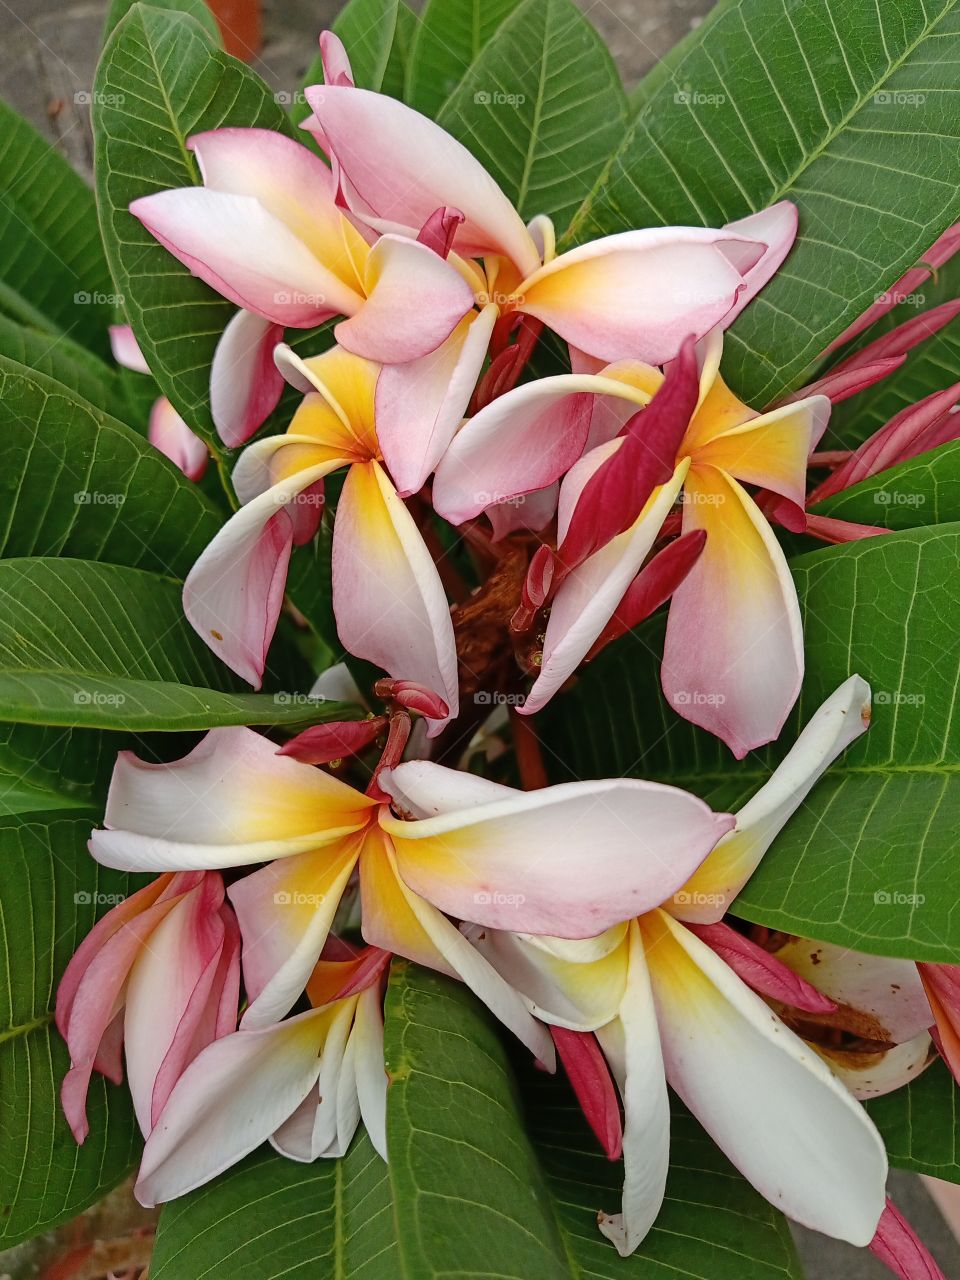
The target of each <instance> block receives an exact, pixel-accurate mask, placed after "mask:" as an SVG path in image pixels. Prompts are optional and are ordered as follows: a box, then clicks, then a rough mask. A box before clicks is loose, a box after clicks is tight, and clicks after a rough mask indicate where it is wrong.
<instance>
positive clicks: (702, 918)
mask: <svg viewBox="0 0 960 1280" xmlns="http://www.w3.org/2000/svg"><path fill="white" fill-rule="evenodd" d="M869 723H870V686H869V685H868V684H867V683H866V681H864V680H861V678H860V677H859V676H850V678H849V679H848V680H845V681H844V682H843V684H842V685H841V686H840V688H839V689H836V690H835V691H834V692H833V693H832V694H831V695H830V697H829V698H827V700H826V702H824V703H823V705H822V706H821V707H820V708H819V709H818V710H817V711H816V712H814V714H813V715H812V716H811V717H810V720H809V722H808V723H807V725H806V727H805V728H804V730H803V732H802V733H801V734H800V736H799V738H797V740H796V742H795V743H794V745H793V746H792V747H791V748H790V751H789V752H788V753H787V755H786V756H785V757H784V759H783V760H782V761H781V763H780V764H779V765H778V766H777V768H776V769H775V770H774V772H773V774H772V775H771V777H770V778H769V780H768V781H767V782H765V783H764V784H763V786H762V787H761V788H760V790H759V791H758V792H757V793H756V795H754V796H753V797H751V799H750V800H748V801H747V803H746V804H745V805H744V806H743V808H742V809H741V810H740V812H739V813H738V814H737V825H736V827H735V828H734V829H733V831H731V832H730V834H729V835H726V836H724V838H723V839H722V840H721V841H720V843H719V844H718V845H717V847H716V849H714V851H713V853H711V855H710V857H709V858H707V859H706V861H705V862H704V863H703V865H702V866H701V867H700V869H699V870H698V871H697V872H695V874H694V875H693V876H692V877H691V878H690V880H689V881H688V882H687V883H686V884H685V885H684V886H683V889H682V890H681V891H680V893H678V894H676V895H675V896H674V900H673V902H672V903H671V904H670V906H669V910H670V911H671V912H672V914H673V915H675V916H677V917H678V918H679V919H681V920H696V921H698V922H699V923H701V924H713V923H714V922H715V921H717V920H720V919H721V918H722V917H723V915H724V913H725V912H726V911H727V909H728V907H729V906H730V904H731V903H732V902H733V900H734V898H735V897H736V896H737V894H738V893H739V892H740V890H741V889H742V888H743V886H744V885H745V884H746V883H747V881H748V880H749V879H750V877H751V876H752V875H753V873H754V871H756V869H757V867H758V866H759V865H760V860H761V859H762V857H763V855H764V854H765V853H766V852H767V850H768V849H769V848H770V846H771V845H772V844H773V842H774V840H775V839H776V837H777V836H778V835H779V834H780V832H781V830H782V829H783V827H784V826H785V825H786V823H787V821H788V820H789V819H790V818H791V817H792V815H793V814H794V813H795V812H796V810H797V809H798V808H799V807H800V805H801V804H802V803H803V801H804V800H805V799H806V798H807V796H808V795H809V794H810V792H811V791H812V790H813V788H814V786H815V785H816V784H817V782H818V781H819V780H820V778H821V777H822V776H823V774H824V773H825V772H826V770H827V769H828V768H829V767H830V765H831V764H832V763H833V761H834V760H836V758H837V756H839V755H840V753H841V752H842V751H844V750H845V749H846V748H847V747H848V746H849V745H850V743H851V742H854V741H855V740H856V739H857V738H859V737H860V735H861V734H862V733H864V732H865V731H866V729H867V726H868V725H869ZM681 899H683V900H682V901H681ZM805 976H809V975H805ZM810 981H811V982H813V983H814V985H815V986H820V983H819V982H818V980H817V978H815V977H812V976H811V977H810ZM823 989H824V990H825V991H826V993H827V995H831V994H832V992H831V991H830V990H828V989H827V988H823ZM841 998H842V997H841Z"/></svg>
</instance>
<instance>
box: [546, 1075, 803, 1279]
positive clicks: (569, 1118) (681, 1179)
mask: <svg viewBox="0 0 960 1280" xmlns="http://www.w3.org/2000/svg"><path fill="white" fill-rule="evenodd" d="M525 1077H526V1083H527V1087H526V1088H525V1089H524V1102H525V1104H526V1105H525V1112H526V1115H527V1119H528V1124H529V1130H530V1136H531V1137H532V1139H533V1142H534V1146H535V1149H536V1151H537V1155H538V1156H539V1158H540V1161H541V1164H542V1166H543V1169H544V1171H545V1173H546V1175H547V1181H548V1184H549V1186H550V1191H551V1193H552V1195H553V1200H554V1204H555V1205H556V1210H557V1213H558V1215H559V1220H560V1227H561V1230H562V1232H563V1234H564V1237H565V1239H566V1243H567V1248H568V1251H569V1253H570V1255H571V1256H572V1257H573V1258H574V1259H575V1262H576V1268H575V1269H572V1274H573V1275H575V1276H577V1277H580V1276H584V1277H586V1276H590V1277H592V1278H593V1277H595V1278H596V1280H677V1277H678V1276H683V1277H687V1278H689V1280H741V1278H742V1277H745V1276H749V1277H750V1280H783V1278H784V1277H789V1280H801V1277H802V1274H803V1273H802V1272H801V1270H800V1266H799V1262H798V1260H797V1257H796V1252H795V1250H794V1247H793V1241H792V1239H791V1236H790V1232H789V1229H788V1227H787V1222H786V1219H785V1218H784V1216H783V1214H781V1213H778V1212H777V1211H776V1210H775V1209H773V1208H772V1207H771V1206H770V1205H769V1204H768V1203H767V1201H766V1200H764V1198H763V1197H762V1196H761V1195H760V1194H759V1193H758V1192H756V1191H754V1190H753V1188H752V1187H751V1186H750V1185H749V1183H748V1182H747V1181H746V1180H745V1179H744V1178H742V1177H741V1176H740V1174H739V1173H737V1171H736V1169H734V1168H733V1166H732V1165H731V1164H730V1162H729V1161H728V1160H727V1159H726V1157H725V1156H724V1155H723V1153H722V1152H721V1151H720V1150H719V1148H718V1147H717V1146H716V1145H715V1144H714V1143H713V1141H712V1140H711V1139H710V1138H709V1137H707V1135H706V1134H705V1133H704V1131H703V1130H702V1129H701V1128H700V1126H699V1124H697V1122H696V1120H694V1118H693V1117H692V1116H691V1115H690V1113H689V1112H688V1111H686V1110H685V1109H684V1108H683V1107H682V1106H681V1105H680V1103H678V1102H677V1101H676V1100H675V1099H674V1100H673V1103H674V1105H673V1107H672V1116H671V1124H670V1130H671V1133H670V1173H669V1176H668V1178H667V1190H666V1196H665V1198H664V1202H663V1208H662V1209H661V1210H660V1213H659V1215H658V1217H657V1220H656V1222H655V1224H654V1226H653V1228H652V1229H651V1231H650V1234H649V1235H648V1236H647V1238H646V1239H645V1240H644V1242H643V1243H642V1244H641V1245H640V1247H639V1249H638V1250H637V1252H636V1253H634V1254H633V1255H632V1257H630V1258H626V1259H624V1258H620V1257H619V1256H618V1255H617V1253H616V1251H615V1249H614V1248H613V1246H612V1245H611V1244H610V1243H609V1242H608V1241H607V1240H605V1239H604V1238H603V1236H602V1235H601V1234H600V1232H599V1231H598V1230H597V1211H598V1210H601V1209H602V1210H604V1211H605V1212H607V1213H611V1212H616V1211H617V1209H618V1208H619V1205H620V1197H621V1192H622V1180H623V1165H622V1164H621V1162H620V1161H619V1160H618V1161H610V1160H608V1159H607V1158H606V1156H605V1155H604V1154H603V1152H602V1151H601V1150H600V1147H599V1146H598V1144H597V1140H596V1138H595V1137H594V1136H593V1134H592V1132H591V1131H590V1129H589V1127H588V1126H587V1123H586V1121H585V1120H584V1118H583V1114H582V1112H581V1110H580V1107H579V1105H578V1103H577V1101H576V1099H575V1098H574V1096H573V1091H572V1090H571V1088H570V1086H569V1084H568V1083H567V1081H566V1079H564V1077H563V1074H562V1072H561V1073H560V1074H559V1075H558V1076H556V1077H553V1078H550V1077H546V1076H544V1075H543V1074H542V1073H541V1072H536V1073H534V1072H532V1071H529V1070H527V1071H526V1072H525ZM565 1274H566V1273H565Z"/></svg>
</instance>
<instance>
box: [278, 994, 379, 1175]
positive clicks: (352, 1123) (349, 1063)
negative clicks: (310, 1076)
mask: <svg viewBox="0 0 960 1280" xmlns="http://www.w3.org/2000/svg"><path fill="white" fill-rule="evenodd" d="M356 1005H357V1000H356V997H351V998H350V999H348V1000H338V1001H337V1002H336V1003H335V1004H332V1005H330V1006H328V1007H327V1008H326V1010H325V1013H326V1017H325V1018H323V1019H322V1025H323V1051H322V1053H321V1055H320V1074H319V1076H318V1077H317V1083H316V1084H315V1085H314V1087H313V1088H312V1089H311V1090H310V1093H309V1094H307V1096H306V1098H304V1100H303V1102H302V1103H301V1105H300V1107H299V1108H298V1109H297V1110H296V1111H295V1112H294V1113H293V1115H292V1116H291V1117H290V1119H289V1120H286V1121H285V1122H284V1123H283V1124H282V1125H280V1127H279V1128H278V1129H277V1131H276V1133H275V1134H273V1135H272V1137H271V1139H270V1144H271V1146H273V1147H274V1148H275V1149H276V1150H277V1151H279V1152H280V1154H281V1155H285V1156H287V1157H288V1158H289V1159H291V1160H302V1161H306V1162H309V1161H311V1160H317V1159H319V1158H320V1157H321V1156H342V1155H345V1154H346V1150H347V1147H348V1146H349V1145H350V1142H351V1139H352V1138H353V1135H354V1133H355V1132H356V1129H357V1124H358V1123H359V1120H360V1104H359V1100H358V1098H357V1082H356V1075H355V1073H354V1070H353V1054H352V1053H351V1052H350V1032H351V1030H352V1027H353V1017H354V1012H355V1010H356Z"/></svg>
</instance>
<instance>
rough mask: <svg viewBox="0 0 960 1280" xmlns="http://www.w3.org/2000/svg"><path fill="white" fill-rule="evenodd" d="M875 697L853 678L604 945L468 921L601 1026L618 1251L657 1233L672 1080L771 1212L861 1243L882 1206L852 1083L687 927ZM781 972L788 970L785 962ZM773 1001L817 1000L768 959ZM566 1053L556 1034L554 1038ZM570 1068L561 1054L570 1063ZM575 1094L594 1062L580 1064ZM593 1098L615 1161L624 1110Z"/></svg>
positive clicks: (513, 972) (505, 958)
mask: <svg viewBox="0 0 960 1280" xmlns="http://www.w3.org/2000/svg"><path fill="white" fill-rule="evenodd" d="M868 705H869V690H868V689H867V687H866V686H865V685H864V683H863V681H862V680H860V679H859V677H857V676H854V677H851V679H850V680H848V681H847V682H846V683H845V684H844V685H843V686H841V688H840V689H839V690H837V692H836V693H835V694H833V696H832V697H831V698H829V699H828V700H827V702H826V703H825V704H824V706H823V707H822V708H821V709H820V710H819V711H818V712H817V713H816V714H815V715H814V717H813V719H812V720H811V721H810V723H809V725H808V726H807V727H806V729H805V730H804V732H803V734H802V735H801V736H800V738H799V739H798V741H797V743H796V745H795V746H794V748H793V750H792V751H791V752H790V754H789V755H788V756H787V758H786V760H785V761H784V762H783V764H782V765H781V766H780V767H779V768H778V769H777V770H776V771H775V772H774V774H773V775H772V776H771V778H770V780H769V781H768V782H767V783H766V784H765V786H764V787H762V788H761V789H760V791H759V792H758V793H757V795H756V796H755V797H754V798H753V799H752V800H751V801H750V802H749V804H748V805H747V806H745V807H744V809H742V810H741V811H740V813H739V814H738V815H737V823H736V828H735V830H734V831H733V832H731V833H730V834H728V835H727V836H726V837H725V838H724V840H723V841H722V842H721V843H720V844H719V845H718V846H717V848H716V849H715V850H714V852H713V853H712V854H711V855H710V856H709V857H708V858H707V859H706V860H705V862H704V863H703V865H702V867H701V868H700V870H699V871H698V872H696V873H695V874H694V876H693V877H692V878H691V879H690V881H688V883H687V884H686V885H685V886H684V887H683V888H682V889H681V890H679V891H678V892H676V893H675V894H673V895H671V897H670V898H668V899H666V900H664V901H663V903H662V904H661V905H659V906H658V907H657V908H655V909H654V910H652V911H650V912H647V913H646V914H644V915H642V916H640V917H639V918H638V919H635V920H631V921H630V922H629V923H628V924H621V925H618V926H615V927H613V928H611V929H608V930H607V931H606V932H604V933H603V934H601V935H599V936H598V937H596V938H593V939H588V940H586V941H579V942H569V941H563V940H561V939H549V938H542V937H541V938H536V937H529V936H528V937H522V936H520V935H519V934H517V933H507V932H498V931H496V930H494V929H476V928H473V927H467V928H465V932H466V933H467V936H469V937H470V938H471V940H472V941H473V943H474V945H475V946H476V947H477V949H478V950H479V951H480V952H481V953H482V954H483V955H484V956H485V957H486V958H487V959H488V960H489V961H490V963H491V964H492V965H494V966H495V967H496V968H497V969H498V970H499V971H500V973H501V974H502V975H503V976H504V978H506V980H507V981H508V982H510V984H511V985H512V986H514V987H516V988H517V989H518V990H519V991H521V992H523V994H524V995H525V996H526V998H527V1001H528V1005H529V1007H530V1009H531V1011H532V1012H534V1013H536V1014H537V1016H538V1017H540V1018H542V1019H543V1020H545V1021H547V1022H548V1023H551V1024H553V1025H555V1026H557V1027H560V1028H565V1029H567V1030H568V1031H572V1032H580V1033H595V1034H596V1036H597V1039H598V1041H599V1045H600V1048H601V1049H602V1051H603V1054H604V1055H605V1058H606V1061H607V1063H608V1064H609V1068H610V1071H611V1072H612V1074H613V1077H614V1079H615V1081H616V1083H617V1086H618V1088H619V1091H620V1094H621V1097H622V1099H623V1105H624V1113H625V1125H624V1128H623V1132H622V1152H623V1157H624V1165H625V1168H624V1175H625V1181H624V1190H623V1203H622V1206H621V1210H620V1212H618V1213H614V1214H601V1215H600V1230H601V1231H602V1232H603V1234H604V1235H606V1236H607V1237H608V1238H609V1239H610V1240H612V1241H613V1243H614V1244H615V1245H616V1247H617V1249H618V1250H619V1252H620V1253H621V1254H623V1255H625V1256H626V1255H628V1254H630V1253H632V1252H633V1251H634V1250H635V1249H636V1248H637V1246H638V1245H639V1244H640V1243H641V1242H642V1240H643V1239H644V1237H645V1235H646V1233H647V1232H648V1231H649V1229H650V1227H651V1226H652V1225H653V1222H654V1221H655V1219H656V1217H657V1214H658V1213H659V1210H660V1206H661V1203H662V1199H663V1194H664V1185H665V1180H666V1174H667V1166H668V1163H669V1141H670V1139H669V1107H668V1101H667V1083H669V1084H670V1085H671V1086H672V1088H673V1089H674V1090H675V1091H676V1092H677V1093H678V1094H679V1095H680V1097H681V1098H682V1100H683V1101H684V1103H685V1104H686V1105H687V1107H689V1109H690V1110H691V1111H692V1112H693V1114H694V1115H695V1116H696V1117H697V1119H698V1120H699V1121H700V1123H701V1124H702V1125H703V1127H704V1128H705V1129H706V1130H707V1132H708V1133H709V1134H710V1135H711V1136H712V1137H713V1139H714V1141H715V1142H716V1143H717V1144H718V1145H719V1146H720V1147H721V1148H722V1149H723V1151H724V1152H725V1153H726V1154H727V1156H728V1157H729V1159H730V1160H731V1161H732V1162H733V1164H735V1165H736V1166H737V1168H738V1169H739V1170H740V1171H741V1173H743V1175H744V1176H745V1177H746V1178H747V1179H748V1181H750V1182H751V1183H752V1184H753V1185H754V1186H755V1187H756V1188H757V1190H758V1191H760V1193H761V1194H763V1195H765V1196H766V1197H767V1198H768V1199H769V1200H770V1201H771V1203H773V1204H775V1205H776V1207H777V1208H778V1209H780V1210H782V1211H783V1212H785V1213H787V1214H788V1215H789V1216H790V1217H792V1218H794V1219H795V1220H796V1221H798V1222H801V1223H804V1224H805V1225H806V1226H809V1227H813V1228H815V1229H816V1230H818V1231H822V1232H825V1233H826V1234H827V1235H833V1236H836V1237H838V1238H840V1239H843V1240H848V1241H850V1242H851V1243H853V1244H857V1245H867V1244H869V1243H870V1241H871V1240H872V1238H873V1236H874V1233H875V1231H876V1229H877V1224H878V1221H879V1219H880V1215H881V1213H882V1211H883V1208H884V1184H885V1181H886V1173H887V1161H886V1154H885V1152H884V1148H883V1143H882V1141H881V1139H880V1137H879V1135H878V1133H877V1132H876V1130H875V1129H874V1127H873V1125H872V1124H871V1122H870V1120H869V1119H868V1118H867V1116H866V1114H865V1112H864V1111H863V1110H862V1109H861V1108H860V1107H859V1106H858V1105H857V1104H856V1102H855V1101H854V1099H853V1098H852V1096H851V1094H850V1093H849V1092H848V1090H847V1089H846V1088H845V1087H844V1086H843V1085H842V1084H841V1083H840V1082H839V1081H838V1080H837V1079H836V1078H835V1076H834V1075H833V1073H832V1072H831V1071H830V1069H829V1068H828V1067H827V1065H826V1064H825V1063H824V1062H823V1061H822V1060H821V1058H820V1057H819V1056H818V1055H817V1053H815V1052H814V1051H813V1050H812V1049H811V1048H810V1047H809V1046H808V1045H806V1044H805V1043H804V1042H803V1040H801V1039H800V1038H799V1037H798V1036H796V1035H795V1034H794V1033H793V1032H791V1031H790V1030H789V1029H788V1028H787V1027H786V1026H785V1025H784V1023H783V1022H781V1021H780V1020H779V1019H778V1017H777V1016H776V1014H775V1013H774V1012H773V1011H772V1010H771V1009H770V1008H769V1007H768V1005H767V1004H766V1003H765V1002H764V1000H763V999H762V998H761V997H760V995H758V994H756V993H755V992H754V991H752V990H751V989H750V987H749V986H748V985H747V984H746V983H745V982H744V981H743V980H742V978H741V977H738V976H737V971H736V970H735V969H734V968H732V967H731V966H730V965H729V964H728V963H727V962H726V961H725V960H724V959H723V958H722V957H721V955H720V954H718V951H717V949H716V948H715V947H714V946H711V945H709V944H708V942H706V941H704V940H703V939H702V938H701V937H698V936H697V932H696V926H694V927H690V926H688V925H686V924H685V923H684V922H683V919H684V917H686V918H687V919H689V918H691V917H693V918H694V919H696V918H697V917H700V918H702V917H703V916H704V915H706V916H708V917H710V918H712V917H713V916H715V915H716V914H717V913H718V912H722V910H723V907H724V906H725V904H726V902H727V899H728V895H729V896H732V895H733V894H735V893H736V891H737V890H738V889H739V887H740V886H741V885H742V884H743V883H744V882H745V881H746V879H747V878H748V877H749V875H750V874H751V872H752V871H753V869H754V868H755V866H756V865H757V862H758V861H759V859H760V857H762V855H763V853H764V851H765V850H766V849H767V848H768V847H769V845H770V843H771V842H772V840H773V839H774V837H775V836H776V834H777V832H778V831H779V830H780V829H781V828H782V827H783V825H784V823H785V822H786V821H787V819H788V818H789V817H790V815H791V814H792V813H793V812H794V811H795V810H796V809H797V807H798V806H799V805H800V804H801V803H802V801H803V799H804V797H805V796H806V795H807V794H808V792H809V790H810V788H811V787H812V786H813V785H814V783H815V782H816V780H817V779H818V778H819V777H820V776H821V774H822V773H823V771H824V770H825V769H826V768H827V767H828V765H829V764H830V762H831V761H832V760H833V759H834V758H835V757H836V755H837V754H838V753H839V752H840V751H841V750H843V748H844V746H845V745H846V744H847V743H849V742H850V741H852V740H853V739H854V738H855V737H857V735H858V734H860V733H862V732H863V730H864V728H865V727H866V722H865V720H864V718H863V715H864V711H865V707H867V706H868ZM781 970H782V966H781ZM760 985H761V989H763V990H764V994H769V993H770V992H771V991H776V992H777V993H778V994H779V995H780V996H781V998H783V999H785V1000H797V999H800V1000H801V1001H802V1002H803V1003H805V1004H807V1005H809V1004H810V1003H811V1002H812V1001H815V1000H816V999H819V1000H821V1001H822V999H823V997H822V996H817V993H816V992H813V991H812V988H810V987H809V986H808V985H807V984H804V986H803V987H800V988H798V986H797V983H796V978H795V975H793V974H791V973H790V972H789V971H787V970H782V972H781V974H780V977H779V978H778V974H777V966H776V962H775V960H774V961H773V963H767V964H765V965H763V966H761V982H760ZM558 1044H560V1046H561V1051H563V1038H562V1037H561V1039H560V1040H558ZM564 1057H565V1061H566V1060H567V1054H565V1055H564ZM571 1057H572V1062H573V1064H574V1071H575V1074H576V1075H577V1076H578V1077H579V1083H580V1085H581V1093H582V1094H583V1093H586V1092H587V1090H586V1089H585V1088H584V1078H585V1077H587V1075H588V1071H589V1066H588V1064H585V1063H583V1062H582V1061H580V1060H578V1058H577V1056H576V1055H571ZM602 1092H603V1089H602V1083H601V1082H599V1081H596V1082H595V1083H594V1085H593V1089H592V1095H593V1096H592V1107H593V1110H594V1111H595V1113H597V1114H599V1115H601V1116H602V1123H599V1124H598V1123H597V1122H596V1115H594V1116H593V1117H592V1118H593V1119H594V1123H595V1126H596V1127H597V1128H598V1129H599V1130H600V1132H601V1133H604V1134H605V1135H606V1145H607V1146H608V1150H609V1151H610V1154H615V1153H616V1151H617V1148H618V1146H619V1145H620V1141H621V1139H620V1136H619V1134H617V1133H615V1132H614V1133H611V1131H610V1126H611V1124H612V1125H613V1129H614V1130H615V1129H616V1123H615V1119H616V1118H615V1116H614V1113H613V1111H612V1110H611V1108H610V1107H609V1106H608V1105H603V1100H602V1096H601V1095H602Z"/></svg>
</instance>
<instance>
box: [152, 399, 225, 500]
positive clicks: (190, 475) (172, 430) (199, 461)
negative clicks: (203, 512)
mask: <svg viewBox="0 0 960 1280" xmlns="http://www.w3.org/2000/svg"><path fill="white" fill-rule="evenodd" d="M147 438H148V439H149V441H150V443H151V444H152V445H153V446H154V448H155V449H159V450H160V452H161V453H162V454H163V455H164V457H166V458H169V459H170V461H171V462H172V463H173V464H174V466H176V467H179V468H180V470H181V471H182V472H183V474H184V475H185V476H186V477H187V479H188V480H199V479H200V478H201V476H202V475H203V473H204V471H206V469H207V463H208V462H209V460H210V452H209V450H208V449H207V446H206V444H205V443H204V442H203V441H202V440H201V439H200V437H199V436H198V435H195V434H194V433H193V432H192V431H191V430H190V428H189V427H188V426H187V424H186V423H185V422H184V420H183V419H182V418H181V417H180V415H179V413H177V411H176V409H175V408H174V407H173V405H172V404H171V403H170V401H169V400H168V399H167V397H166V396H160V398H159V399H158V400H155V401H154V404H153V408H152V409H151V410H150V427H149V430H148V432H147Z"/></svg>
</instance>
